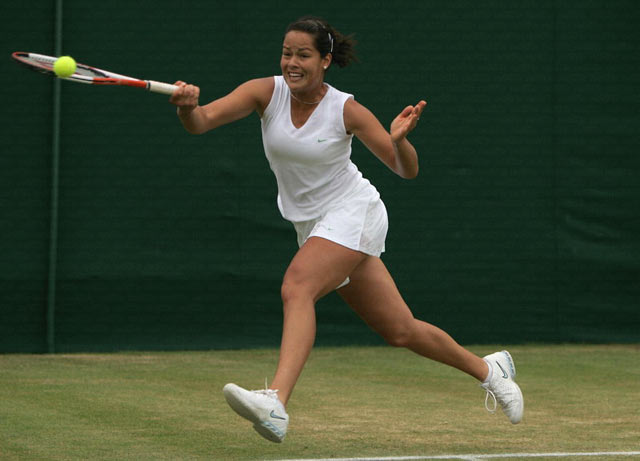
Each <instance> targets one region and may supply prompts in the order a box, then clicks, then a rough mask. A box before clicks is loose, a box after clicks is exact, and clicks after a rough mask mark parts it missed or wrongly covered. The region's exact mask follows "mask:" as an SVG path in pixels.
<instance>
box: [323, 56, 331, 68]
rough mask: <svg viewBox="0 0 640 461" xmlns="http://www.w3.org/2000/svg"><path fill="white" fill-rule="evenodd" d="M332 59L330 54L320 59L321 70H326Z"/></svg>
mask: <svg viewBox="0 0 640 461" xmlns="http://www.w3.org/2000/svg"><path fill="white" fill-rule="evenodd" d="M332 59H333V55H332V54H331V53H327V55H326V56H325V57H324V58H322V68H323V69H324V70H327V69H328V68H329V66H330V65H331V60H332Z"/></svg>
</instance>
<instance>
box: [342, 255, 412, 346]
mask: <svg viewBox="0 0 640 461" xmlns="http://www.w3.org/2000/svg"><path fill="white" fill-rule="evenodd" d="M350 278H351V282H350V283H349V284H348V285H346V286H345V287H343V288H340V289H339V290H338V293H339V294H340V296H341V297H342V298H343V299H344V300H345V301H346V302H347V304H349V306H351V308H352V309H353V310H354V311H355V312H356V313H357V314H358V315H359V316H360V317H361V318H362V319H363V320H364V321H365V322H366V323H367V325H369V326H370V327H371V328H372V329H373V330H374V331H376V332H378V333H381V334H384V333H385V332H387V331H390V330H391V331H393V330H395V329H397V328H399V327H402V326H406V325H408V324H409V323H410V322H412V321H413V314H412V313H411V310H410V309H409V307H408V306H407V304H406V303H405V301H404V299H402V295H401V294H400V292H399V291H398V288H397V286H396V284H395V282H394V281H393V278H392V277H391V274H390V273H389V271H388V270H387V268H386V266H385V265H384V263H383V262H382V260H381V259H380V258H377V257H375V256H369V257H367V258H366V259H365V260H364V261H363V262H362V263H361V264H360V265H359V266H358V267H357V268H356V269H355V270H354V271H353V272H352V273H351V275H350Z"/></svg>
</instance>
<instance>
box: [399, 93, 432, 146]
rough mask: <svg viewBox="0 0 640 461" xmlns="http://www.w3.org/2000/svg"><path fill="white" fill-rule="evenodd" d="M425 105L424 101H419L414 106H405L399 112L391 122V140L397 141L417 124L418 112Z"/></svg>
mask: <svg viewBox="0 0 640 461" xmlns="http://www.w3.org/2000/svg"><path fill="white" fill-rule="evenodd" d="M426 105H427V103H426V101H420V102H419V103H418V104H416V105H415V106H407V107H405V108H404V110H403V111H402V112H400V114H399V115H398V116H397V117H396V118H395V119H394V120H393V122H391V130H390V134H391V141H393V142H394V143H397V142H399V141H402V140H403V139H404V138H406V137H407V135H408V134H409V132H410V131H411V130H413V129H414V128H415V127H416V125H417V124H418V120H420V114H422V111H423V110H424V108H425V107H426Z"/></svg>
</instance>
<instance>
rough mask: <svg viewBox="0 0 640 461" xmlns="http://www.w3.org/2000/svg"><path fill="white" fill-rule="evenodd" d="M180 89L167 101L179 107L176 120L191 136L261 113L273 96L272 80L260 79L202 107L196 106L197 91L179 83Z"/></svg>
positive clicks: (196, 88)
mask: <svg viewBox="0 0 640 461" xmlns="http://www.w3.org/2000/svg"><path fill="white" fill-rule="evenodd" d="M175 84H176V85H177V86H179V87H180V89H179V90H178V91H176V92H175V93H174V94H173V95H172V96H171V99H169V101H170V102H171V103H172V104H175V105H176V106H178V118H179V119H180V121H181V122H182V125H183V126H184V128H185V130H187V131H188V132H189V133H191V134H202V133H206V132H207V131H209V130H213V129H214V128H217V127H219V126H221V125H225V124H227V123H231V122H234V121H236V120H239V119H241V118H244V117H247V116H248V115H250V114H251V113H252V112H254V111H256V112H258V113H259V114H262V112H263V111H264V108H265V107H266V106H267V105H268V103H269V99H270V98H271V94H272V93H273V85H274V83H273V78H272V77H267V78H260V79H255V80H250V81H248V82H246V83H243V84H242V85H240V86H239V87H237V88H236V89H235V90H233V91H232V92H231V93H229V94H228V95H226V96H223V97H222V98H220V99H216V100H215V101H212V102H210V103H209V104H207V105H205V106H200V105H199V104H198V99H199V97H200V88H198V87H197V86H194V85H187V84H186V83H184V82H181V81H178V82H176V83H175Z"/></svg>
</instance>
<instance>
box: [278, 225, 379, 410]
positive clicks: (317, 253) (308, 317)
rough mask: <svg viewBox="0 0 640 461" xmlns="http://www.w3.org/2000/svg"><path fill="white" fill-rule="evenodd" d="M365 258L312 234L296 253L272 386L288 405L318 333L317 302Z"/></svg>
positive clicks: (287, 277) (286, 279)
mask: <svg viewBox="0 0 640 461" xmlns="http://www.w3.org/2000/svg"><path fill="white" fill-rule="evenodd" d="M365 257H366V255H364V254H363V253H360V252H358V251H354V250H350V249H348V248H345V247H343V246H341V245H338V244H336V243H334V242H330V241H329V240H325V239H322V238H318V237H311V238H310V239H309V240H307V242H306V243H305V244H304V245H303V246H302V247H301V248H300V250H299V251H298V252H297V253H296V255H295V257H294V258H293V260H292V261H291V264H290V265H289V268H288V269H287V271H286V273H285V276H284V280H283V282H282V290H281V291H282V293H281V294H282V302H283V310H284V323H283V328H282V343H281V346H280V359H279V361H278V367H277V369H276V373H275V376H274V378H273V381H272V383H271V385H270V386H269V387H270V388H271V389H278V398H279V399H280V401H281V402H282V403H283V404H285V405H286V404H287V402H288V400H289V397H290V395H291V392H292V391H293V387H294V386H295V384H296V381H297V380H298V377H299V376H300V373H301V372H302V368H303V367H304V364H305V362H306V361H307V358H308V357H309V353H310V352H311V348H312V347H313V343H314V341H315V334H316V316H315V303H316V301H317V300H318V299H320V298H321V297H322V296H324V295H326V294H327V293H329V292H330V291H333V290H334V289H335V288H336V287H337V286H338V285H340V284H341V283H342V282H343V281H344V280H345V279H346V278H347V277H348V275H349V274H350V273H351V272H352V271H353V269H354V268H355V267H356V266H358V264H360V262H361V261H362V260H363V259H364V258H365Z"/></svg>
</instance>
